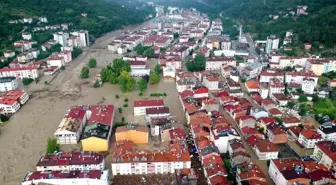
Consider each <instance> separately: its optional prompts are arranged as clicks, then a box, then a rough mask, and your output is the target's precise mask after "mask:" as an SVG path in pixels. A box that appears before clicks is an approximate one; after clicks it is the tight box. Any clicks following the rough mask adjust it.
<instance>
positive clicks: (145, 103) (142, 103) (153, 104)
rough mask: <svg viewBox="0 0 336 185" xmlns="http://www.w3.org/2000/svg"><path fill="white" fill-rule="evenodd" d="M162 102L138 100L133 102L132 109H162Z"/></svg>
mask: <svg viewBox="0 0 336 185" xmlns="http://www.w3.org/2000/svg"><path fill="white" fill-rule="evenodd" d="M163 106H164V102H163V100H139V101H134V107H163Z"/></svg>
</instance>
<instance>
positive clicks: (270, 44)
mask: <svg viewBox="0 0 336 185" xmlns="http://www.w3.org/2000/svg"><path fill="white" fill-rule="evenodd" d="M278 48H279V38H277V37H276V36H275V35H270V36H269V37H267V40H266V53H271V51H273V50H277V49H278Z"/></svg>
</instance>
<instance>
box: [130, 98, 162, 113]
mask: <svg viewBox="0 0 336 185" xmlns="http://www.w3.org/2000/svg"><path fill="white" fill-rule="evenodd" d="M133 107H134V109H133V111H134V115H135V116H140V115H145V114H146V109H148V108H159V107H164V102H163V100H138V101H134V103H133Z"/></svg>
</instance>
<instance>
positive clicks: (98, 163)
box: [36, 151, 105, 171]
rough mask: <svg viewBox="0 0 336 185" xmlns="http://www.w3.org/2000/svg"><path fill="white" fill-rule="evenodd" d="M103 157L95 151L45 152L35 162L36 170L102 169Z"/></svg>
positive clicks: (103, 165) (103, 166)
mask: <svg viewBox="0 0 336 185" xmlns="http://www.w3.org/2000/svg"><path fill="white" fill-rule="evenodd" d="M104 169H105V159H104V156H103V155H102V154H99V153H95V152H87V151H81V152H58V153H54V154H50V155H48V154H46V155H44V156H42V157H41V158H40V160H39V161H38V162H37V164H36V170H37V171H62V170H68V171H70V170H104Z"/></svg>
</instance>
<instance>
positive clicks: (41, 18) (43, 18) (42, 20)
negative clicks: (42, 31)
mask: <svg viewBox="0 0 336 185" xmlns="http://www.w3.org/2000/svg"><path fill="white" fill-rule="evenodd" d="M39 21H40V22H43V23H47V22H48V19H47V18H46V17H39Z"/></svg>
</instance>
